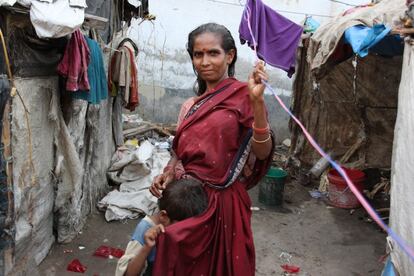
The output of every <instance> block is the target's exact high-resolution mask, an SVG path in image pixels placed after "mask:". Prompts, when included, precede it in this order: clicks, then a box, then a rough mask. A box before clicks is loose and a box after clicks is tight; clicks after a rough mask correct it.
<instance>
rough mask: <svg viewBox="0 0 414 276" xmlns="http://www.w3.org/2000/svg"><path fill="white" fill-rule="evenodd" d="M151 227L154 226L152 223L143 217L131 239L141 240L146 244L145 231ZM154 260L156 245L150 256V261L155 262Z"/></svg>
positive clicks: (141, 242) (142, 243)
mask: <svg viewBox="0 0 414 276" xmlns="http://www.w3.org/2000/svg"><path fill="white" fill-rule="evenodd" d="M151 227H152V225H151V224H150V223H149V222H148V221H146V220H143V219H142V220H141V221H140V222H139V223H138V224H137V227H136V228H135V231H134V233H133V234H132V237H131V239H132V240H133V241H137V242H139V243H140V244H141V245H144V243H145V241H144V235H145V232H147V230H148V229H150V228H151ZM154 260H155V247H154V248H153V249H152V250H151V252H150V254H149V256H148V262H154Z"/></svg>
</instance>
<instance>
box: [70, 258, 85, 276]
mask: <svg viewBox="0 0 414 276" xmlns="http://www.w3.org/2000/svg"><path fill="white" fill-rule="evenodd" d="M67 270H68V271H72V272H78V273H84V272H85V271H86V266H84V265H83V264H81V262H80V261H79V260H78V259H74V260H73V261H71V262H70V263H69V264H68V267H67Z"/></svg>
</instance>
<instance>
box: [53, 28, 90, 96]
mask: <svg viewBox="0 0 414 276" xmlns="http://www.w3.org/2000/svg"><path fill="white" fill-rule="evenodd" d="M89 60H90V52H89V47H88V44H87V43H86V40H85V38H84V37H83V35H82V33H81V32H80V30H76V31H75V32H74V33H73V34H72V37H71V38H70V40H69V42H68V44H67V45H66V49H65V54H64V56H63V59H62V61H61V62H60V63H59V65H58V67H57V71H58V73H59V74H60V75H61V76H63V77H65V78H66V90H67V91H72V92H75V91H78V90H89V89H90V86H89V81H88V64H89Z"/></svg>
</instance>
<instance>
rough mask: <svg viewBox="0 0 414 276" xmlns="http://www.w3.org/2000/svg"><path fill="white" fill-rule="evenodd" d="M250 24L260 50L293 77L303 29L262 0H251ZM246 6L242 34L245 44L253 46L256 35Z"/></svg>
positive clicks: (241, 25) (241, 28) (260, 54)
mask: <svg viewBox="0 0 414 276" xmlns="http://www.w3.org/2000/svg"><path fill="white" fill-rule="evenodd" d="M247 8H248V9H249V10H250V24H251V26H252V31H253V35H254V39H255V40H256V43H257V53H258V55H259V57H260V58H262V59H263V60H264V61H265V62H267V63H269V64H270V65H272V66H274V67H277V68H280V69H283V70H285V71H286V72H288V76H289V77H291V76H292V75H293V73H294V72H295V60H296V50H297V48H298V45H299V41H300V39H301V35H302V32H303V28H302V27H301V26H299V25H297V24H296V23H294V22H292V21H290V20H289V19H287V18H285V17H283V16H282V15H280V14H279V13H277V12H276V11H274V10H272V9H271V8H270V7H268V6H266V5H265V4H263V2H262V1H261V0H248V2H247ZM246 14H247V10H246V9H245V10H244V12H243V15H242V20H241V22H240V27H239V33H240V41H241V43H242V44H244V43H246V42H247V43H248V45H249V46H250V47H251V48H253V38H252V36H251V34H250V31H249V28H248V22H247V18H246Z"/></svg>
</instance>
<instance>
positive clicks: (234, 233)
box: [153, 78, 271, 276]
mask: <svg viewBox="0 0 414 276" xmlns="http://www.w3.org/2000/svg"><path fill="white" fill-rule="evenodd" d="M252 122H253V110H252V107H251V105H250V99H249V93H248V88H247V85H246V84H245V83H241V82H239V81H237V80H236V79H234V78H229V79H226V80H224V81H222V82H221V83H220V84H219V85H218V86H217V87H216V88H215V89H214V90H213V91H211V92H208V93H205V95H203V96H202V97H201V98H200V99H198V101H197V102H196V103H195V104H194V106H193V107H192V108H191V109H190V110H189V112H188V113H187V115H186V117H185V119H184V121H183V122H182V124H181V125H180V126H179V128H178V130H177V134H176V137H175V140H174V144H173V149H174V151H175V153H176V155H177V157H178V159H179V160H181V161H182V163H183V166H184V169H185V172H186V175H189V176H192V177H195V178H197V179H199V180H201V181H203V182H204V183H206V185H205V188H206V191H207V194H208V197H209V206H208V209H207V210H206V211H205V212H204V213H203V214H202V215H200V216H197V217H193V218H190V219H186V220H184V221H181V222H178V223H175V224H173V225H171V226H169V227H167V229H166V233H165V234H164V235H161V236H160V237H159V241H158V244H157V249H158V250H157V255H156V261H155V265H154V270H153V275H157V276H161V275H162V276H166V275H177V276H181V275H185V276H189V275H198V276H199V275H204V276H207V275H209V276H210V275H211V276H213V275H214V276H221V275H222V276H232V275H237V276H243V275H246V276H247V275H254V274H255V251H254V244H253V236H252V231H251V224H250V217H251V211H250V206H251V201H250V198H249V195H248V194H247V188H251V187H252V186H254V185H255V184H257V182H258V181H259V179H260V178H261V177H262V176H263V175H264V174H265V173H266V171H267V169H268V166H269V165H270V160H271V155H270V156H269V158H268V160H265V161H256V162H255V164H254V168H253V173H252V174H251V175H250V176H249V177H244V178H243V177H241V171H242V168H243V166H244V164H245V163H246V159H247V156H248V154H249V152H250V137H251V135H252V131H251V125H252Z"/></svg>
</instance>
